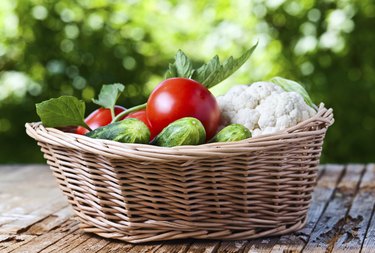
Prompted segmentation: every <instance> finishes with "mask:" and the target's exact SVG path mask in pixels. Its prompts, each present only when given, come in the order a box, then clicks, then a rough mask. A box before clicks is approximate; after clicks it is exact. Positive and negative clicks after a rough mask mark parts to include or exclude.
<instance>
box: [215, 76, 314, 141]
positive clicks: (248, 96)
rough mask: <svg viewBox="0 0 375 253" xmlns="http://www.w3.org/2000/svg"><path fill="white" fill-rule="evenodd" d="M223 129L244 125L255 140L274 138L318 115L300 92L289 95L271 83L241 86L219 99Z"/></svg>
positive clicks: (289, 93)
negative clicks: (257, 137) (256, 138)
mask: <svg viewBox="0 0 375 253" xmlns="http://www.w3.org/2000/svg"><path fill="white" fill-rule="evenodd" d="M217 102H218V105H219V107H220V109H221V126H220V127H219V129H221V128H223V127H224V126H226V125H228V124H234V123H237V124H242V125H244V126H246V127H247V128H248V129H249V130H250V131H251V132H252V136H258V135H261V134H270V133H274V132H277V131H280V130H283V129H285V128H288V127H291V126H294V125H296V124H298V123H299V122H301V121H303V120H306V119H308V118H310V117H312V116H313V115H314V114H315V113H316V112H315V111H314V109H312V108H311V107H309V106H308V105H307V104H306V103H305V101H304V99H303V97H302V96H301V95H300V94H299V93H296V92H286V91H284V90H283V89H282V88H281V87H279V86H278V85H276V84H274V83H270V82H256V83H253V84H252V85H250V86H247V85H238V86H235V87H233V88H232V89H230V90H229V91H228V92H227V93H226V94H225V95H223V96H220V97H218V98H217Z"/></svg>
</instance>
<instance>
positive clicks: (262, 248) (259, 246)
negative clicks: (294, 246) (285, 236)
mask: <svg viewBox="0 0 375 253" xmlns="http://www.w3.org/2000/svg"><path fill="white" fill-rule="evenodd" d="M276 241H277V238H259V239H255V240H249V242H248V243H247V244H246V246H245V248H244V251H243V252H244V253H269V252H271V250H272V247H273V245H275V243H276Z"/></svg>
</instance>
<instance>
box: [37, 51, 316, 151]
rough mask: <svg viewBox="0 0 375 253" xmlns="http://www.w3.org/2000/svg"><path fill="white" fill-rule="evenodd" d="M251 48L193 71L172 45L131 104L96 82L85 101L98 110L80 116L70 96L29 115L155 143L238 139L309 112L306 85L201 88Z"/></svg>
mask: <svg viewBox="0 0 375 253" xmlns="http://www.w3.org/2000/svg"><path fill="white" fill-rule="evenodd" d="M255 47H256V45H255V46H253V47H252V48H250V49H249V50H247V51H246V52H245V53H244V54H243V55H242V56H241V57H239V58H237V59H235V58H233V57H229V58H228V59H226V60H225V61H224V62H222V63H221V62H220V60H219V57H218V56H215V57H213V58H212V59H211V60H210V61H209V62H208V63H206V64H203V65H202V66H200V67H199V68H194V67H193V64H192V62H191V60H190V59H189V58H188V57H187V56H186V55H185V54H184V53H183V52H182V51H181V50H179V51H178V52H177V54H176V57H175V61H174V62H173V63H171V64H169V68H168V70H167V72H166V76H165V80H164V81H162V82H161V83H160V84H159V85H158V86H157V87H156V88H155V89H154V90H153V91H152V93H151V94H150V96H149V98H148V100H147V103H145V104H142V105H138V106H135V107H133V108H129V109H125V108H124V107H122V106H119V105H116V103H117V100H118V98H119V96H120V95H121V93H122V92H123V91H124V89H125V86H124V85H122V84H118V83H116V84H110V85H103V86H102V89H101V91H100V93H99V95H98V98H97V99H93V102H94V103H95V104H97V105H98V106H99V108H98V109H97V110H95V111H93V112H92V113H91V114H90V115H89V116H88V117H86V118H85V117H84V116H85V103H84V102H83V101H81V100H79V99H77V98H75V97H72V96H61V97H59V98H53V99H50V100H47V101H44V102H41V103H39V104H37V105H36V110H37V114H38V115H39V117H40V119H41V121H42V123H43V125H44V126H46V127H72V126H74V127H76V128H75V133H76V134H81V135H86V136H88V137H91V138H97V139H107V140H113V141H119V142H123V143H144V144H151V145H157V146H163V147H173V146H180V145H199V144H203V143H206V142H229V141H239V140H243V139H247V138H250V137H252V136H257V135H261V134H266V133H273V132H277V131H280V130H282V129H285V128H287V127H290V126H292V125H295V124H297V123H299V122H301V121H303V120H305V119H307V118H309V117H311V116H312V115H314V114H315V110H314V108H315V106H314V104H313V103H312V101H311V99H310V97H309V95H308V94H307V92H306V90H305V89H304V88H303V87H302V86H301V85H300V84H298V83H296V82H293V81H290V80H287V79H283V78H279V77H277V78H274V79H272V80H271V81H270V82H257V83H254V84H252V85H238V86H234V87H233V88H232V89H231V90H229V91H228V93H226V94H225V95H223V96H220V97H217V98H215V97H214V96H213V94H212V93H211V92H210V91H209V88H211V87H213V86H215V85H217V84H218V83H220V82H221V81H223V80H225V79H226V78H228V77H229V76H230V75H232V74H233V73H234V72H235V71H236V70H237V69H239V68H240V67H241V66H242V65H243V64H244V63H245V62H246V61H247V59H248V58H249V57H250V55H251V54H252V52H253V51H254V49H255ZM219 130H220V131H219Z"/></svg>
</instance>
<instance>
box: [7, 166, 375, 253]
mask: <svg viewBox="0 0 375 253" xmlns="http://www.w3.org/2000/svg"><path fill="white" fill-rule="evenodd" d="M3 168H4V170H3ZM35 172H38V173H35ZM23 175H26V176H27V178H24V177H23ZM318 178H319V180H318V182H317V184H316V187H315V190H314V193H313V196H312V204H311V206H310V209H309V212H308V220H307V223H306V226H305V227H304V228H303V229H301V230H299V231H297V232H295V233H290V234H287V235H282V236H276V237H269V238H267V237H265V238H260V239H254V240H234V241H233V240H232V241H218V240H193V239H189V240H173V241H165V242H153V243H142V244H136V245H134V244H129V243H126V242H122V241H116V240H111V239H105V238H101V237H98V236H96V235H94V234H91V233H84V232H82V230H80V229H79V226H78V225H79V222H78V220H77V219H76V217H75V216H73V212H72V209H71V208H70V207H69V206H67V205H66V204H67V201H66V199H65V198H64V197H63V196H62V195H61V194H60V192H59V191H58V189H57V190H56V188H57V186H56V183H55V182H54V179H53V177H52V176H51V172H50V171H49V170H48V169H47V167H45V166H38V165H30V166H0V200H1V202H0V210H1V212H0V221H2V223H0V253H9V252H29V253H33V252H41V253H64V252H90V253H91V252H93V253H95V252H101V253H106V252H134V253H139V252H143V253H150V252H155V253H167V252H168V253H169V252H171V253H187V252H191V253H216V252H227V253H230V252H231V253H234V252H241V253H246V252H254V253H255V252H267V253H269V252H280V253H292V252H293V253H294V252H295V253H297V252H345V253H346V252H349V253H352V252H365V253H370V252H375V216H374V205H375V165H374V164H368V165H366V166H365V165H360V164H358V165H334V164H331V165H325V166H323V168H322V169H321V170H320V171H319V177H318ZM12 182H13V185H16V187H13V188H12V187H10V185H12ZM33 182H34V183H33ZM35 188H40V189H35ZM12 194H17V195H12ZM33 194H38V196H36V198H35V203H32V201H31V200H29V199H28V198H32V196H33ZM9 196H11V197H10V198H9ZM29 204H30V205H29ZM42 205H45V208H44V209H43V208H42ZM17 207H19V209H17ZM13 211H14V213H12V212H13Z"/></svg>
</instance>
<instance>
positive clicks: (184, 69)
mask: <svg viewBox="0 0 375 253" xmlns="http://www.w3.org/2000/svg"><path fill="white" fill-rule="evenodd" d="M175 65H176V69H177V75H178V77H184V78H190V77H191V75H192V74H193V71H194V70H193V64H192V63H191V61H190V59H189V58H188V57H187V56H186V54H184V52H182V50H178V51H177V54H176V62H175Z"/></svg>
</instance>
